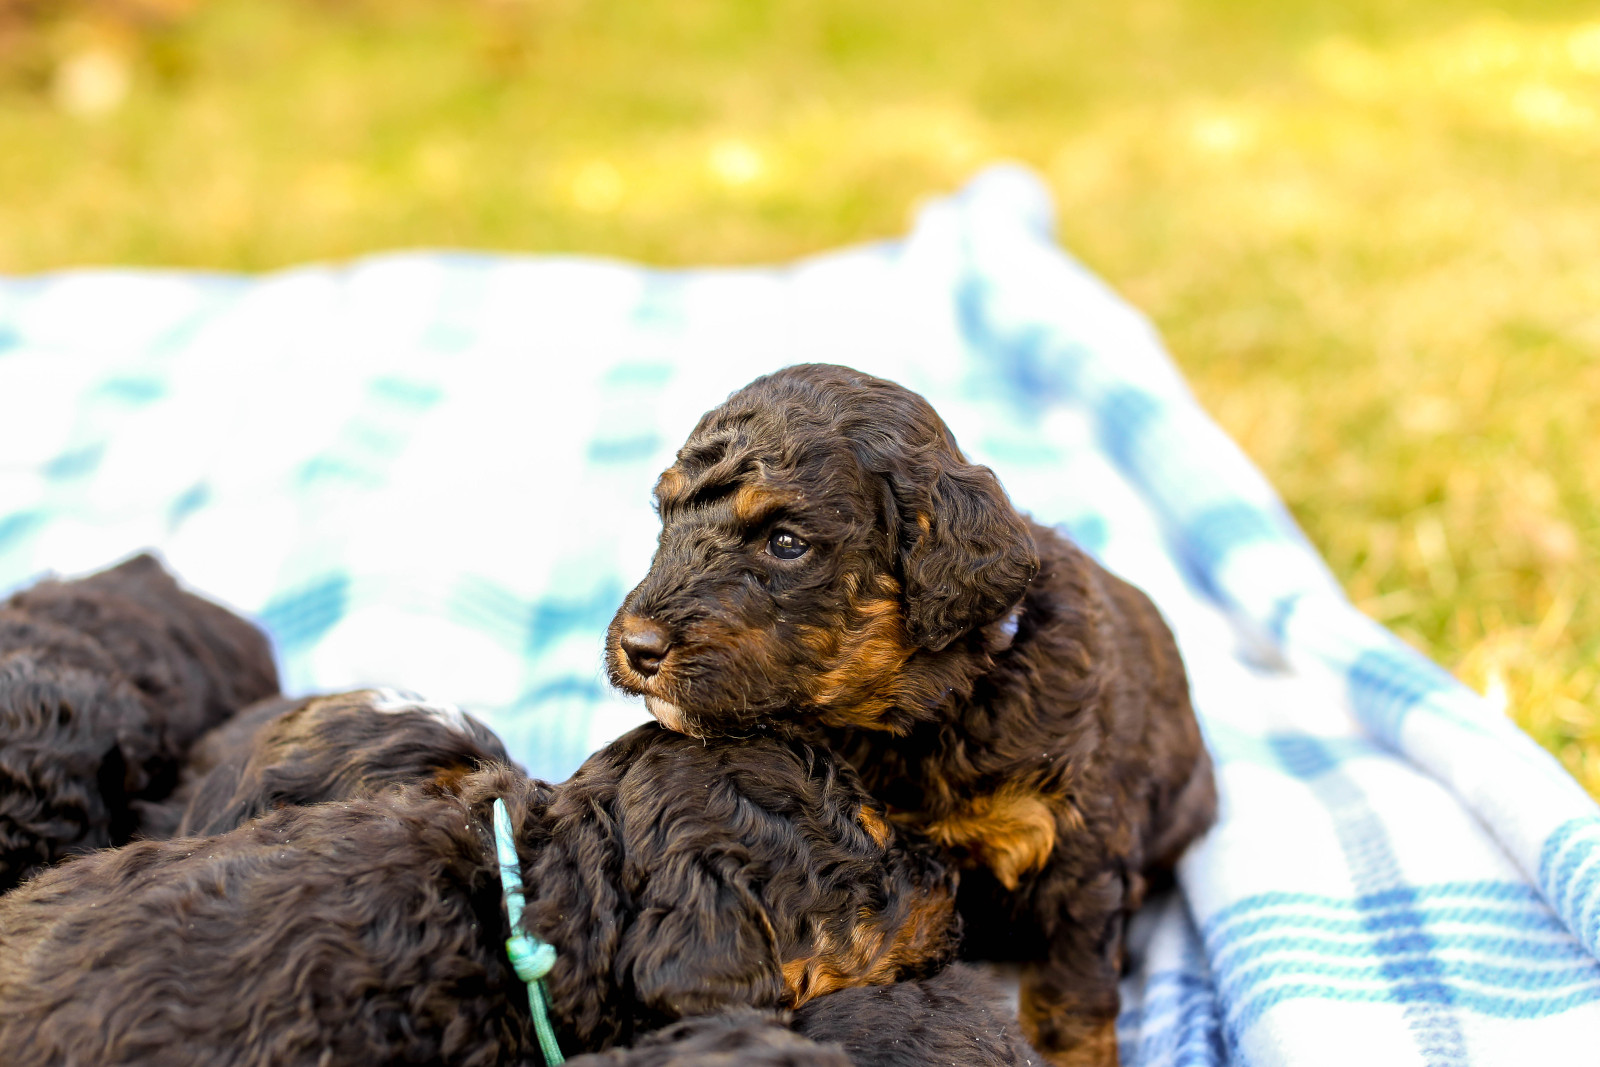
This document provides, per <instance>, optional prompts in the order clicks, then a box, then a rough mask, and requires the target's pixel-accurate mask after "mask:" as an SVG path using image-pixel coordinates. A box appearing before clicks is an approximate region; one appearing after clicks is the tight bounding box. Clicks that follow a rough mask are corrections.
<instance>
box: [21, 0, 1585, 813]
mask: <svg viewBox="0 0 1600 1067" xmlns="http://www.w3.org/2000/svg"><path fill="white" fill-rule="evenodd" d="M148 2H150V3H155V2H156V0H148ZM162 3H165V4H167V5H169V9H170V11H171V12H172V13H173V16H172V17H173V18H174V19H175V21H174V22H173V23H172V28H170V29H167V30H163V31H160V32H157V33H152V32H151V31H148V30H146V31H141V32H135V33H130V32H128V31H127V30H126V29H125V28H119V27H117V26H115V25H107V24H104V23H102V22H96V21H95V20H94V19H93V18H89V19H78V20H77V21H71V20H69V22H67V23H63V24H61V25H58V26H56V27H55V28H54V29H52V30H51V31H50V34H49V36H48V40H46V41H45V43H44V44H42V45H40V44H37V42H35V46H32V51H31V52H28V53H27V56H29V57H31V58H29V59H28V60H27V62H26V63H22V62H21V61H18V62H19V63H20V65H19V66H15V65H14V66H15V69H14V70H12V71H11V72H10V74H8V75H7V80H6V81H5V82H4V84H3V87H0V269H4V270H10V271H21V270H37V269H45V268H50V267H56V266H64V265H77V264H83V263H113V262H114V263H134V264H162V265H193V266H207V267H227V268H246V269H256V268H265V267H272V266H277V265H282V264H287V263H293V262H299V261H303V260H307V259H325V258H334V257H343V256H349V255H353V254H357V253H361V252H365V251H371V250H376V249H386V248H393V247H402V246H415V245H429V246H440V245H444V246H468V247H477V248H498V249H516V250H541V251H583V252H595V253H603V254H615V255H623V256H628V257H632V258H642V259H645V260H649V261H654V262H661V263H699V262H707V261H713V262H746V261H755V260H766V259H777V258H783V257H789V256H793V255H797V254H802V253H806V252H811V251H815V250H818V249H822V248H827V247H830V246H834V245H837V244H840V243H845V242H852V241H858V240H862V239H865V238H870V237H879V236H885V235H889V234H894V233H898V232H900V231H901V230H903V228H904V226H905V225H906V222H907V219H908V215H909V212H910V211H911V210H912V209H913V207H914V205H915V204H916V203H917V202H918V201H919V200H920V199H921V198H922V197H924V196H927V195H929V194H931V193H936V192H940V191H944V190H949V189H951V188H954V187H955V186H957V185H959V184H960V183H961V182H962V181H964V180H965V179H966V178H967V177H969V176H970V175H971V173H972V172H973V171H974V170H975V169H976V168H977V167H979V166H981V165H982V164H983V163H984V162H986V161H989V160H992V159H994V158H997V157H1002V156H1005V157H1012V158H1019V159H1022V160H1024V161H1026V162H1028V163H1030V164H1031V165H1033V166H1034V167H1036V168H1037V169H1039V170H1040V171H1041V173H1043V174H1044V175H1046V176H1047V178H1048V179H1049V180H1050V182H1051V183H1052V185H1053V186H1054V188H1055V190H1056V193H1057V197H1058V200H1059V202H1060V207H1061V217H1062V222H1061V228H1062V233H1061V236H1062V239H1063V241H1064V243H1065V244H1066V245H1067V246H1068V247H1069V248H1071V249H1072V250H1073V251H1074V252H1075V253H1076V254H1078V255H1079V256H1081V257H1082V258H1083V259H1084V260H1085V261H1087V262H1088V263H1089V264H1090V265H1091V266H1092V267H1094V268H1095V269H1096V270H1098V271H1099V272H1101V273H1102V274H1103V275H1105V276H1106V277H1107V278H1108V279H1109V280H1110V281H1111V282H1112V283H1113V284H1114V285H1115V286H1117V287H1118V288H1119V289H1120V290H1121V291H1122V292H1123V293H1125V294H1127V295H1128V296H1129V297H1131V298H1132V299H1133V300H1135V301H1136V302H1137V303H1138V304H1139V305H1140V306H1141V307H1143V308H1144V309H1145V310H1146V311H1148V312H1149V314H1150V315H1151V316H1152V317H1153V318H1154V319H1155V321H1156V323H1157V325H1158V326H1159V327H1160V328H1161V330H1162V331H1163V333H1164V334H1165V336H1166V338H1167V341H1168V343H1169V345H1170V347H1171V348H1172V350H1173V352H1174V354H1175V355H1176V356H1177V358H1178V360H1179V361H1180V363H1182V365H1183V367H1184V369H1185V370H1186V371H1187V372H1188V374H1189V375H1190V377H1191V380H1192V381H1193V382H1194V385H1195V388H1196V390H1197V392H1198V393H1199V394H1200V396H1201V399H1202V400H1203V401H1204V402H1205V403H1206V405H1207V406H1208V407H1209V408H1210V410H1211V411H1213V412H1214V413H1215V414H1216V415H1217V416H1218V418H1219V419H1221V420H1222V422H1223V423H1224V425H1225V426H1226V427H1227V428H1228V429H1229V431H1230V432H1232V433H1233V434H1234V435H1235V436H1236V437H1237V438H1238V439H1239V440H1240V441H1241V443H1242V444H1243V445H1244V446H1245V448H1246V449H1247V450H1248V451H1249V452H1250V454H1251V455H1252V456H1253V457H1254V458H1255V459H1256V460H1257V461H1258V462H1259V463H1260V464H1261V465H1262V466H1263V467H1264V468H1265V469H1266V471H1267V472H1268V474H1269V475H1270V476H1271V477H1272V479H1273V480H1274V482H1275V483H1276V484H1277V485H1278V486H1279V487H1280V488H1281V489H1282V491H1283V492H1284V495H1285V496H1286V498H1287V499H1288V501H1289V503H1290V505H1291V507H1292V508H1293V509H1294V511H1295V513H1296V515H1297V516H1298V517H1299V518H1300V520H1301V521H1302V522H1303V523H1304V524H1305V526H1306V528H1307V530H1308V532H1309V533H1310V534H1311V536H1312V538H1313V539H1314V540H1315V541H1316V543H1317V544H1318V545H1319V547H1321V549H1322V550H1323V551H1324V553H1325V554H1326V555H1327V557H1328V559H1329V561H1330V563H1331V564H1332V565H1333V567H1334V569H1335V570H1336V571H1337V572H1338V574H1339V575H1340V577H1341V579H1342V580H1343V581H1344V583H1345V586H1346V588H1347V589H1348V590H1349V591H1350V594H1351V596H1352V597H1353V598H1354V599H1355V600H1356V601H1357V603H1358V604H1360V605H1361V606H1362V607H1363V608H1364V609H1365V610H1366V611H1368V612H1369V613H1371V614H1372V615H1374V616H1375V617H1377V618H1379V619H1381V620H1383V621H1384V622H1385V623H1387V624H1389V625H1391V626H1393V627H1394V628H1395V629H1396V630H1397V631H1398V632H1400V633H1401V634H1402V635H1403V636H1405V637H1406V638H1407V639H1408V640H1410V641H1412V642H1413V643H1415V644H1417V645H1418V646H1419V647H1421V648H1423V649H1425V650H1426V651H1428V652H1429V653H1430V654H1431V655H1433V656H1434V657H1435V658H1437V659H1438V660H1440V661H1441V662H1442V663H1444V664H1445V665H1447V666H1449V667H1451V668H1452V669H1454V670H1456V671H1457V673H1458V674H1459V675H1460V676H1461V677H1462V678H1463V679H1465V680H1466V681H1467V682H1468V683H1470V684H1472V685H1474V686H1477V687H1479V688H1480V689H1484V690H1488V691H1493V692H1495V693H1503V694H1504V695H1505V697H1506V699H1507V701H1508V705H1509V709H1510V712H1511V714H1513V715H1514V716H1516V718H1517V720H1518V721H1519V722H1521V723H1522V724H1523V725H1524V726H1526V727H1527V728H1528V729H1529V730H1530V731H1531V732H1532V733H1533V735H1534V736H1535V737H1537V738H1538V739H1539V740H1540V741H1541V742H1542V743H1544V744H1546V745H1548V746H1550V747H1551V748H1552V749H1553V750H1554V751H1556V752H1558V753H1559V754H1560V755H1561V757H1562V759H1563V760H1564V761H1565V762H1566V764H1567V765H1568V766H1569V767H1570V768H1571V769H1572V770H1573V771H1574V773H1576V774H1577V775H1578V776H1579V778H1580V779H1581V780H1582V781H1583V782H1584V783H1585V784H1586V785H1587V786H1588V787H1589V788H1590V789H1591V790H1594V791H1597V792H1600V666H1597V663H1600V656H1597V653H1600V598H1597V597H1596V594H1595V590H1596V588H1597V587H1600V568H1597V565H1596V559H1597V558H1600V557H1597V549H1600V503H1597V501H1600V432H1597V431H1596V428H1595V424H1596V421H1597V416H1600V410H1597V409H1600V251H1597V250H1600V196H1597V195H1596V192H1597V191H1600V16H1597V15H1596V14H1595V12H1594V11H1593V9H1592V7H1587V6H1585V5H1579V4H1573V5H1562V4H1550V3H1547V4H1542V5H1531V4H1524V5H1520V6H1519V9H1518V10H1519V12H1520V14H1519V16H1518V17H1515V18H1513V17H1510V16H1508V15H1496V14H1492V13H1489V12H1488V11H1487V10H1485V11H1481V12H1474V11H1472V10H1470V9H1466V8H1463V7H1460V6H1459V5H1445V4H1442V3H1434V4H1410V5H1397V4H1392V3H1384V2H1379V0H1367V2H1364V3H1362V2H1356V3H1341V4H1332V3H1311V2H1307V0H1284V2H1281V3H1274V4H1267V3H1264V2H1260V3H1252V2H1247V0H1234V2H1211V3H1206V2H1199V0H1189V2H1180V0H1133V2H1131V3H1129V4H1123V5H1089V4H1074V5H1068V4H1063V3H1061V2H1060V0H1050V2H1047V0H996V2H993V3H990V4H985V5H957V4H943V3H937V2H934V0H927V2H921V3H916V2H912V0H878V2H876V3H871V4H863V3H846V2H844V0H775V2H757V0H715V2H713V0H658V2H656V3H651V4H624V3H621V2H618V0H605V2H600V0H587V2H586V0H527V2H521V3H519V2H517V0H499V2H495V3H490V2H487V0H473V2H468V0H457V2H447V0H436V2H427V0H391V2H386V3H380V2H379V0H367V2H366V3H357V2H355V0H344V2H339V3H336V2H334V0H323V2H321V3H313V2H311V0H303V2H290V0H277V2H271V0H213V2H211V3H204V2H196V0H162ZM87 6H88V7H90V8H92V7H93V6H94V5H92V4H89V5H87ZM190 7H192V8H194V11H193V13H192V14H189V15H185V9H186V8H190ZM14 54H17V55H20V54H22V53H14ZM3 62H4V58H3V52H0V63H3ZM29 64H31V66H30V65H29ZM24 67H25V68H26V69H23V68H24Z"/></svg>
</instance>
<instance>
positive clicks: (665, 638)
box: [618, 615, 672, 678]
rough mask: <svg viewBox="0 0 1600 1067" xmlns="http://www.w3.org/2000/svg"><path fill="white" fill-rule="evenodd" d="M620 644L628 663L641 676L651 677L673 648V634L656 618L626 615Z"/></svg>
mask: <svg viewBox="0 0 1600 1067" xmlns="http://www.w3.org/2000/svg"><path fill="white" fill-rule="evenodd" d="M618 644H620V645H621V646H622V654H623V655H625V656H627V657H628V665H629V666H630V667H632V668H633V669H634V670H635V671H637V672H638V673H639V675H640V676H641V677H644V678H650V677H652V676H654V675H655V673H656V672H657V671H659V670H660V669H661V664H662V661H664V660H665V659H666V658H667V653H668V652H670V651H671V650H672V635H671V634H670V633H668V632H667V628H666V627H665V626H662V625H661V624H660V623H659V622H656V621H655V620H654V619H645V618H641V617H640V616H638V615H625V616H623V619H622V634H621V637H620V638H619V639H618Z"/></svg>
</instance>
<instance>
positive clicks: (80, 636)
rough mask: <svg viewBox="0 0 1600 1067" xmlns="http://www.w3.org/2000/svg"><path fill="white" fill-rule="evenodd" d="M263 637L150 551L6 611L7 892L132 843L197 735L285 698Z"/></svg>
mask: <svg viewBox="0 0 1600 1067" xmlns="http://www.w3.org/2000/svg"><path fill="white" fill-rule="evenodd" d="M277 689H278V678H277V671H276V668H275V667H274V666H273V662H272V654H271V649H270V647H269V646H268V644H267V639H266V637H265V636H264V635H262V634H261V632H260V631H258V630H256V629H255V628H254V627H253V626H251V625H250V624H249V623H248V622H246V621H245V620H243V619H240V618H238V617H237V616H234V615H232V614H231V613H229V612H228V611H226V610H225V609H223V608H221V607H218V606H217V605H215V604H212V603H209V602H208V601H205V600H202V599H200V598H199V597H196V596H193V595H191V594H189V593H185V592H184V591H183V590H181V589H179V588H178V585H177V583H176V582H174V581H173V579H172V577H171V576H170V575H168V574H167V573H166V571H164V570H162V568H161V565H160V564H159V563H157V562H156V561H155V560H154V559H153V558H152V557H150V556H138V557H135V558H133V559H131V560H128V561H127V562H125V563H123V564H121V565H119V566H117V567H113V568H111V569H110V570H108V571H103V572H101V573H98V574H94V575H91V576H89V577H87V578H83V579H79V580H77V581H55V580H50V581H44V582H40V583H39V584H37V585H35V586H33V587H32V588H30V589H26V590H23V591H22V592H20V593H17V594H15V595H14V596H12V597H11V598H10V600H8V601H7V602H6V603H5V604H4V606H3V607H0V891H4V890H5V889H8V888H10V887H11V886H14V885H16V884H17V883H18V882H19V881H21V880H23V879H25V878H27V877H29V876H30V875H31V874H32V873H33V872H35V871H36V870H38V869H39V868H41V867H44V866H47V865H49V864H50V863H53V862H55V861H56V860H58V859H59V858H61V857H62V856H64V855H67V854H70V853H72V852H76V851H82V850H86V849H93V848H101V847H104V846H106V845H113V844H118V843H120V842H123V841H126V840H128V839H129V838H130V837H131V836H132V835H133V834H134V832H135V831H136V829H137V828H138V823H139V818H140V811H141V810H142V807H143V805H144V804H145V803H147V802H150V801H156V800H160V799H162V798H164V797H165V796H166V795H167V794H169V793H170V792H171V790H172V788H173V786H174V784H175V782H176V778H177V770H178V765H179V762H180V760H181V759H182V757H183V755H184V752H185V751H186V750H187V749H188V747H189V746H190V744H192V743H193V742H194V740H195V738H197V737H198V736H199V735H200V733H201V732H202V731H204V730H206V729H208V728H209V727H211V726H213V725H215V724H216V723H218V722H220V721H221V720H222V719H224V718H226V717H227V716H228V715H230V714H232V712H233V711H234V710H236V709H237V708H239V707H241V706H243V705H244V704H246V703H248V702H250V701H252V700H257V699H260V698H262V697H265V696H268V695H270V694H272V693H275V692H277Z"/></svg>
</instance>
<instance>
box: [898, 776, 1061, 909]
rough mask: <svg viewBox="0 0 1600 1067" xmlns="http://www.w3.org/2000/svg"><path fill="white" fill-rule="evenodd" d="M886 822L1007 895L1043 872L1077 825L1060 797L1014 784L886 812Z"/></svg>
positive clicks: (1024, 785) (1031, 787)
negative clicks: (988, 874)
mask: <svg viewBox="0 0 1600 1067" xmlns="http://www.w3.org/2000/svg"><path fill="white" fill-rule="evenodd" d="M889 817H890V819H891V820H892V821H893V822H894V823H895V824H896V825H898V826H900V827H902V828H903V829H907V830H911V831H913V832H915V833H917V834H920V835H921V836H923V837H925V838H927V839H928V840H929V841H932V842H933V843H934V844H936V845H938V846H940V847H941V848H943V849H945V850H946V851H947V852H949V853H950V854H951V855H952V856H953V857H955V859H956V860H957V861H958V862H959V863H960V864H961V865H962V866H963V867H968V868H975V867H986V868H988V869H989V870H990V871H992V872H993V873H994V877H995V880H996V881H998V882H999V883H1000V884H1001V885H1003V886H1005V887H1006V888H1007V889H1016V888H1017V886H1018V884H1019V883H1020V882H1021V881H1022V879H1023V878H1025V877H1026V876H1028V875H1030V874H1033V873H1035V872H1037V871H1039V870H1041V869H1043V868H1044V867H1045V865H1046V864H1047V863H1048V862H1049V860H1050V856H1051V854H1052V853H1053V852H1054V851H1055V848H1056V844H1057V841H1058V838H1059V835H1060V833H1061V830H1062V829H1063V825H1062V824H1063V823H1065V824H1066V828H1070V827H1071V826H1072V825H1073V824H1074V823H1076V822H1078V821H1079V820H1078V819H1077V813H1076V811H1075V809H1073V808H1072V806H1071V805H1070V803H1069V802H1068V801H1067V800H1066V798H1064V797H1059V796H1050V795H1048V794H1045V793H1043V792H1041V791H1039V790H1038V789H1037V788H1036V787H1033V786H1030V785H1026V784H1022V783H1017V784H1007V785H1003V786H1001V787H1000V788H998V789H995V790H992V791H987V792H980V793H973V794H966V795H960V796H949V795H947V796H946V797H944V798H943V801H942V802H940V803H933V804H927V805H924V806H920V807H918V808H912V809H907V808H899V807H895V806H893V805H891V806H890V808H889Z"/></svg>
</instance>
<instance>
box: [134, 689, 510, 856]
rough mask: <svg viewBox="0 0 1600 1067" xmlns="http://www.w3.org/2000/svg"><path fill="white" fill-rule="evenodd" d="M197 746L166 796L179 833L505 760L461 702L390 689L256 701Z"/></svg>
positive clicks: (443, 777) (461, 773)
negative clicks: (187, 773)
mask: <svg viewBox="0 0 1600 1067" xmlns="http://www.w3.org/2000/svg"><path fill="white" fill-rule="evenodd" d="M196 747H197V751H196V752H195V753H194V756H193V758H192V759H191V764H190V766H191V768H192V769H193V770H195V771H198V772H199V773H197V774H195V775H194V776H193V778H191V779H188V780H186V781H185V782H184V783H183V785H182V787H181V788H180V791H179V794H178V796H177V797H175V798H174V803H173V805H172V807H173V808H174V809H179V810H181V815H177V816H176V818H177V823H176V826H175V827H174V828H173V829H172V831H171V832H172V833H173V834H175V835H176V836H198V835H209V834H220V833H226V832H227V831H229V830H231V829H233V828H234V827H236V826H239V825H241V824H243V823H245V822H247V821H249V820H250V819H253V818H255V817H256V816H257V815H260V814H261V813H262V812H265V811H271V810H274V809H276V808H283V807H289V806H294V805H305V804H320V803H324V802H327V801H331V800H348V799H352V798H354V797H359V796H365V795H370V794H372V793H376V792H378V791H380V790H382V789H385V788H387V787H389V786H392V785H401V784H407V783H417V782H431V783H433V784H435V785H437V786H439V787H440V788H442V789H445V790H446V791H449V790H451V789H453V788H454V787H455V786H456V785H457V784H458V783H459V782H460V780H461V779H462V778H464V777H465V776H466V775H468V774H471V773H472V772H473V771H475V770H477V769H478V767H479V766H480V765H482V764H487V763H510V762H511V758H510V756H508V755H507V754H506V750H505V746H504V745H503V744H501V742H500V739H499V738H498V737H496V736H495V734H494V732H493V731H491V730H490V729H489V728H488V727H487V726H485V725H483V723H481V722H479V721H478V720H477V719H474V718H473V717H472V716H470V715H468V714H466V713H465V712H463V711H462V710H461V709H460V708H458V707H456V706H455V705H453V704H433V703H429V702H427V701H425V700H423V699H421V698H420V697H417V696H415V695H412V694H409V693H402V692H399V691H396V690H393V689H360V690H356V691H355V692H351V693H338V694H333V695H330V696H321V697H311V698H308V699H304V700H299V701H285V700H283V699H282V698H278V699H273V700H267V701H263V702H262V703H261V704H259V705H255V706H253V707H251V708H247V709H246V710H245V711H243V712H241V713H240V714H239V716H238V717H237V719H236V720H234V721H232V722H229V723H227V724H224V725H223V726H221V727H218V728H217V729H216V730H213V731H212V732H211V733H209V734H207V735H206V736H205V737H204V738H202V739H201V741H200V744H199V745H198V746H196ZM180 806H181V808H180ZM146 832H147V833H148V832H149V829H148V828H147V831H146Z"/></svg>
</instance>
